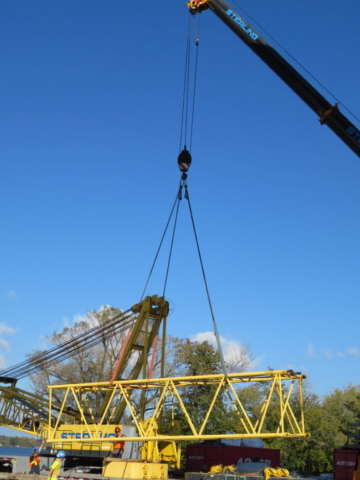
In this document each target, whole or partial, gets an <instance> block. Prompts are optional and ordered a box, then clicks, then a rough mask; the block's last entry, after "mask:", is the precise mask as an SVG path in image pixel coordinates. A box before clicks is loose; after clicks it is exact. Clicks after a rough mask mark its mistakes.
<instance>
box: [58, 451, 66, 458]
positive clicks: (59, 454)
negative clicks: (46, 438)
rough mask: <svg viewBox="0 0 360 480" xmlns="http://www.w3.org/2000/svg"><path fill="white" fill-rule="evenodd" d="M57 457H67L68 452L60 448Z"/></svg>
mask: <svg viewBox="0 0 360 480" xmlns="http://www.w3.org/2000/svg"><path fill="white" fill-rule="evenodd" d="M56 457H57V458H65V457H66V453H65V452H64V450H59V451H58V453H57V454H56Z"/></svg>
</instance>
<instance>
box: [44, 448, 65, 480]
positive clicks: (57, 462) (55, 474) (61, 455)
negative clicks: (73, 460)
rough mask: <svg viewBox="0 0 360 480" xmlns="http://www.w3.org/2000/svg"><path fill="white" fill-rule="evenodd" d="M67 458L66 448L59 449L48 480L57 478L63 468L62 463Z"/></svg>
mask: <svg viewBox="0 0 360 480" xmlns="http://www.w3.org/2000/svg"><path fill="white" fill-rule="evenodd" d="M65 458H66V454H65V452H64V450H59V451H58V453H57V454H56V458H55V460H54V461H53V463H52V465H51V467H50V470H49V476H48V480H57V478H58V476H59V473H60V469H61V463H62V461H63V460H65Z"/></svg>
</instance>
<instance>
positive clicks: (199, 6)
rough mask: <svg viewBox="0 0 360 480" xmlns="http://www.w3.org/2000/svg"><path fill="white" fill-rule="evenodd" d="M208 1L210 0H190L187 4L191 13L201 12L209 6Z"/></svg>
mask: <svg viewBox="0 0 360 480" xmlns="http://www.w3.org/2000/svg"><path fill="white" fill-rule="evenodd" d="M207 3H208V0H190V2H188V3H187V6H188V7H189V9H190V12H191V13H200V12H202V11H203V10H206V9H208V8H209V6H208V5H207Z"/></svg>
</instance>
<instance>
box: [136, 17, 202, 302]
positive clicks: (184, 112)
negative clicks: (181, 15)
mask: <svg viewBox="0 0 360 480" xmlns="http://www.w3.org/2000/svg"><path fill="white" fill-rule="evenodd" d="M192 21H195V19H194V16H193V15H191V14H189V21H188V32H187V38H186V51H185V73H184V85H183V98H182V109H181V122H180V146H179V150H181V146H182V141H183V139H184V145H185V148H186V141H187V130H188V117H189V90H190V59H191V31H192V23H191V22H192ZM199 22H200V20H199ZM194 30H195V33H196V32H197V29H196V25H195V27H194ZM198 45H199V39H198V38H197V39H196V46H198ZM197 64H198V49H197V50H196V60H195V80H194V90H193V104H192V113H191V127H190V147H191V144H192V133H193V125H194V110H195V92H196V77H197ZM183 181H184V180H183V179H181V180H180V185H179V189H178V193H177V195H176V198H175V202H174V204H173V207H172V209H171V212H170V215H169V218H168V221H167V223H166V227H165V230H164V233H163V235H162V238H161V240H160V245H159V247H158V250H157V252H156V255H155V259H154V262H153V264H152V266H151V269H150V273H149V275H148V278H147V280H146V283H145V287H144V290H143V292H142V295H141V297H140V301H142V299H143V298H144V295H145V291H146V289H147V287H148V284H149V281H150V278H151V275H152V273H153V270H154V268H155V264H156V261H157V258H158V256H159V253H160V250H161V247H162V244H163V241H164V238H165V236H166V232H167V229H168V227H169V224H170V220H171V218H172V215H173V213H174V209H175V206H176V204H178V206H177V213H176V219H175V224H176V222H177V215H178V209H179V200H181V196H182V193H181V191H182V188H183ZM175 228H176V227H175ZM174 234H175V230H174V231H173V236H172V243H171V247H170V249H171V252H172V247H173V239H174ZM171 252H170V257H171ZM169 262H170V258H169V260H168V266H167V271H166V275H165V284H164V289H163V296H165V291H166V284H167V278H168V272H169Z"/></svg>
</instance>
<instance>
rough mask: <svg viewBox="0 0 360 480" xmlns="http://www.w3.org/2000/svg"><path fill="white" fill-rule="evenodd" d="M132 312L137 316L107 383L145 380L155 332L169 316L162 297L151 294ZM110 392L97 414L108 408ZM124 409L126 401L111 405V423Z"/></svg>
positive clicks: (166, 304) (156, 333)
mask: <svg viewBox="0 0 360 480" xmlns="http://www.w3.org/2000/svg"><path fill="white" fill-rule="evenodd" d="M131 309H132V311H133V313H135V314H138V316H137V319H136V321H135V323H134V326H133V328H132V330H131V332H130V334H129V336H128V338H127V340H126V341H125V344H124V346H123V349H122V351H121V353H120V356H119V361H118V364H117V365H116V367H115V370H114V373H113V377H112V379H111V382H110V383H111V384H112V383H113V382H114V381H115V380H119V379H121V377H122V376H123V375H124V374H125V375H126V378H127V379H128V380H135V379H137V378H139V376H140V375H142V377H143V378H146V377H147V367H148V355H149V352H150V349H151V347H152V345H153V343H154V340H155V338H156V336H157V335H158V333H159V329H160V325H161V323H162V322H165V321H166V318H167V316H168V314H169V303H168V302H167V301H166V300H165V298H164V297H158V296H157V295H153V296H152V297H146V298H145V299H144V300H143V301H142V302H140V303H138V304H136V305H134V306H133V307H132V308H131ZM162 343H163V345H162V348H163V349H164V345H165V336H164V335H163V338H162ZM110 397H111V392H110V391H109V392H107V394H106V396H105V398H104V401H103V403H102V405H101V407H100V411H99V414H100V415H103V414H104V411H105V409H106V407H107V405H108V402H109V399H110ZM125 407H126V401H125V400H123V401H121V402H120V403H119V404H117V405H114V408H113V411H112V416H111V418H109V419H108V420H109V421H110V422H113V423H114V424H116V423H119V421H120V419H121V417H122V414H123V412H124V410H125Z"/></svg>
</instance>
